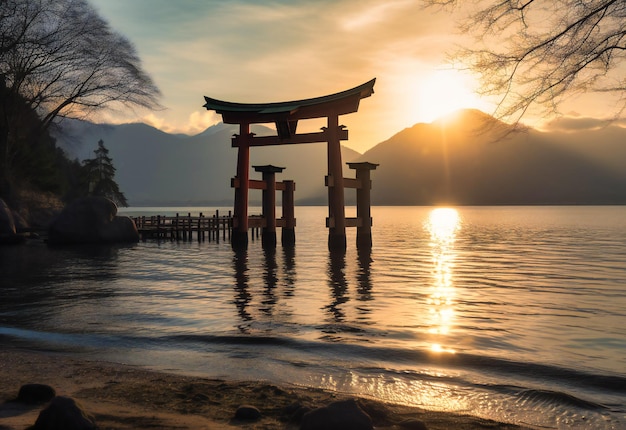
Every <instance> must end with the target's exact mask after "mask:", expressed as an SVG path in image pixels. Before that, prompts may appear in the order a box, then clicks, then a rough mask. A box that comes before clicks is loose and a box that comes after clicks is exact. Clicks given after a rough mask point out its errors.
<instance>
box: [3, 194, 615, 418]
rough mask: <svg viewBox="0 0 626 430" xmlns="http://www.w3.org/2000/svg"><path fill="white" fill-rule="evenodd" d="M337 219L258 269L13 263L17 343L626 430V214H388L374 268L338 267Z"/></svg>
mask: <svg viewBox="0 0 626 430" xmlns="http://www.w3.org/2000/svg"><path fill="white" fill-rule="evenodd" d="M214 209H215V208H126V209H124V210H121V211H120V212H121V213H122V214H131V215H140V214H161V215H166V214H173V213H175V212H177V211H178V212H180V213H181V214H186V213H187V212H191V213H192V214H197V213H198V212H203V213H205V214H207V213H211V211H213V210H214ZM224 209H225V210H226V211H227V210H228V208H222V210H224ZM326 211H327V209H326V208H325V207H296V218H297V227H296V246H295V248H291V249H288V248H283V247H281V245H280V232H279V233H278V235H279V245H278V247H277V248H276V251H275V252H274V251H271V252H269V251H264V250H263V249H262V248H261V243H260V240H256V241H251V242H250V244H249V248H248V250H247V251H243V252H234V251H233V250H232V249H231V247H230V244H229V243H228V242H227V241H226V242H224V241H221V242H208V241H206V242H198V241H195V240H194V241H192V242H182V241H181V242H171V241H160V242H159V241H156V240H148V241H146V242H140V243H138V244H133V245H124V246H76V247H63V248H49V247H47V246H46V245H45V244H44V243H42V242H40V241H29V242H27V243H26V244H24V245H21V246H17V247H2V248H0V273H1V275H2V276H1V281H0V282H1V283H2V288H0V342H3V343H12V344H18V345H23V346H25V347H29V348H36V349H46V350H54V351H60V352H67V353H71V354H74V355H78V356H80V357H82V358H87V359H90V358H93V359H104V360H109V361H113V362H120V363H130V364H136V365H142V366H146V367H149V368H152V369H158V370H167V371H170V372H175V373H182V374H189V375H201V376H206V377H212V378H213V377H215V378H228V379H237V380H245V379H255V380H267V381H271V382H273V383H283V384H294V385H301V386H313V387H322V388H326V389H330V390H337V391H341V392H345V393H354V394H358V395H362V396H367V397H373V398H377V399H382V400H385V401H390V402H397V403H403V404H409V405H415V406H420V407H424V408H428V409H435V410H444V411H454V412H462V413H469V414H473V415H477V416H481V417H486V418H492V419H496V420H502V421H506V422H513V423H520V424H527V425H533V426H545V427H549V428H554V427H561V428H581V429H582V428H585V429H586V428H600V429H604V428H606V429H620V428H626V207H623V206H607V207H579V206H576V207H572V206H569V207H457V208H434V207H373V208H372V216H373V218H374V226H373V230H372V236H373V247H372V249H371V251H363V250H361V251H359V250H357V249H356V247H355V242H356V232H355V231H354V229H349V230H348V249H347V251H346V252H345V253H343V252H341V253H331V252H329V251H328V249H327V234H328V233H327V230H326V228H325V217H326V216H327V213H326ZM257 212H258V211H257ZM222 213H223V212H222ZM251 213H256V212H254V210H251ZM348 216H353V214H352V213H348Z"/></svg>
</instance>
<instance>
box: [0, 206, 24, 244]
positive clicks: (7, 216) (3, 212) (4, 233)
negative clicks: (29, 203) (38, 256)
mask: <svg viewBox="0 0 626 430" xmlns="http://www.w3.org/2000/svg"><path fill="white" fill-rule="evenodd" d="M22 239H23V238H22V236H20V235H18V234H17V232H16V230H15V220H14V218H13V213H12V212H11V209H10V208H9V205H7V204H6V203H5V201H4V200H2V199H0V244H13V243H17V242H20V241H21V240H22Z"/></svg>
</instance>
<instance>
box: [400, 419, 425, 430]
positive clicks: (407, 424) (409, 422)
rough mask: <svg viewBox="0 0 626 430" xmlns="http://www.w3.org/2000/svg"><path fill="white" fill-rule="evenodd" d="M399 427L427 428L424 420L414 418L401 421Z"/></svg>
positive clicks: (410, 429)
mask: <svg viewBox="0 0 626 430" xmlns="http://www.w3.org/2000/svg"><path fill="white" fill-rule="evenodd" d="M400 427H401V428H403V429H407V430H428V427H427V426H426V424H425V423H424V421H421V420H414V419H410V420H406V421H403V422H401V423H400Z"/></svg>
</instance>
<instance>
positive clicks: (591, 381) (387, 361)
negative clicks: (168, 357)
mask: <svg viewBox="0 0 626 430" xmlns="http://www.w3.org/2000/svg"><path fill="white" fill-rule="evenodd" d="M161 340H162V341H165V342H168V343H169V342H171V341H174V342H183V343H186V342H193V343H200V344H226V345H262V346H268V347H281V348H287V349H291V350H293V351H297V352H298V353H302V352H305V353H307V354H311V355H315V356H319V355H323V356H324V357H327V358H329V357H330V358H331V360H332V359H334V360H336V361H337V362H338V363H339V362H343V361H352V360H353V359H354V358H355V357H358V358H359V359H360V360H363V359H365V360H367V362H368V363H379V364H380V366H381V367H380V369H381V370H383V371H385V372H387V371H389V369H398V371H400V372H402V373H403V374H404V375H405V376H406V373H404V372H406V371H409V372H410V369H415V368H419V367H420V366H432V367H440V368H448V369H464V370H474V371H478V372H481V373H485V374H492V375H500V376H514V377H515V378H516V379H518V378H524V379H528V380H534V381H537V380H539V381H553V382H555V383H557V384H558V385H559V386H563V385H570V386H577V387H580V388H587V389H593V390H598V391H602V392H613V393H615V394H619V395H624V394H626V377H623V376H618V375H603V374H593V373H586V372H584V371H580V370H573V369H568V368H563V367H558V366H551V365H546V364H540V363H528V362H518V361H513V360H506V359H502V358H497V357H488V356H479V355H473V354H464V353H457V354H433V353H432V351H429V350H420V349H404V348H389V347H377V346H374V345H371V344H366V343H351V344H346V343H340V342H332V341H329V340H328V339H320V340H317V341H314V340H303V339H297V338H292V337H286V336H258V335H245V336H241V335H197V334H188V335H172V336H166V337H164V338H161ZM420 376H421V375H420Z"/></svg>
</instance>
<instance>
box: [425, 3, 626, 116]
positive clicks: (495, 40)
mask: <svg viewBox="0 0 626 430" xmlns="http://www.w3.org/2000/svg"><path fill="white" fill-rule="evenodd" d="M429 3H431V4H432V3H435V4H439V5H442V4H443V5H450V4H457V6H459V7H466V6H467V4H466V2H458V1H456V0H432V1H429ZM471 4H472V5H473V7H474V9H473V10H472V11H471V12H470V15H469V17H468V18H467V20H466V21H464V23H463V24H462V26H461V28H462V30H463V31H464V32H465V33H467V34H471V35H473V36H475V44H474V45H473V46H472V47H470V48H465V49H462V50H461V52H459V53H458V57H457V58H459V59H460V61H462V62H463V63H464V64H467V65H468V66H469V67H470V68H471V69H472V70H474V71H476V72H478V73H479V74H480V75H481V81H482V84H483V86H482V89H483V93H484V94H485V95H496V96H498V97H500V103H499V105H498V108H497V111H496V114H497V115H498V116H503V117H515V118H516V119H519V118H520V117H521V116H523V115H524V114H525V113H526V112H527V110H528V109H529V108H531V107H539V108H540V109H541V110H542V111H543V113H544V114H546V113H558V107H559V105H560V104H561V103H562V102H563V100H565V99H566V98H568V97H570V96H573V95H577V94H581V93H588V92H603V93H606V92H610V93H613V94H616V95H618V96H619V99H620V103H619V104H618V105H617V107H616V114H617V115H619V114H620V113H621V112H623V110H624V108H626V79H625V78H624V67H626V61H624V60H626V1H624V0H586V1H582V0H543V1H542V0H489V1H487V0H477V1H474V2H472V3H471Z"/></svg>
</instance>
